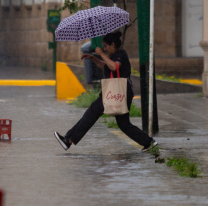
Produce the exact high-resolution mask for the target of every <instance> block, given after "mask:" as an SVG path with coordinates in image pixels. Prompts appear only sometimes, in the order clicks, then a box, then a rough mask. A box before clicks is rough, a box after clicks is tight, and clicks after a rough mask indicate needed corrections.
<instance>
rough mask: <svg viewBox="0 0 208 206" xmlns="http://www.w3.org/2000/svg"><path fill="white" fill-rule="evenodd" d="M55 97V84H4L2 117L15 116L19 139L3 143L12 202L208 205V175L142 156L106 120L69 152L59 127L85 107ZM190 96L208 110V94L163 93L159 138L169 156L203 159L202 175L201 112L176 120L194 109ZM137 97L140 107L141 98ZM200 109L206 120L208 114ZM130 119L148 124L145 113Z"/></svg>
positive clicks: (2, 176) (0, 171) (3, 178)
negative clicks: (187, 174)
mask: <svg viewBox="0 0 208 206" xmlns="http://www.w3.org/2000/svg"><path fill="white" fill-rule="evenodd" d="M53 94H54V88H53V87H42V89H41V90H40V89H39V88H21V89H19V88H17V87H4V88H2V87H0V97H1V99H2V101H0V114H1V118H10V119H12V120H13V127H12V141H10V142H9V141H0V161H1V164H0V188H2V189H3V190H5V192H6V196H5V199H6V201H5V206H28V205H29V206H33V205H34V206H35V205H50V206H57V205H60V206H62V205H63V206H64V205H72V206H81V205H90V206H97V205H103V206H105V205H109V206H114V205H115V206H117V205H119V206H126V205H130V206H138V205H160V206H161V205H207V204H208V196H207V190H208V179H207V178H197V179H191V178H184V177H180V176H178V174H177V173H176V172H175V171H173V170H172V169H171V168H168V167H166V166H165V164H155V163H154V161H155V159H154V158H153V157H152V156H150V155H149V154H147V153H141V152H140V149H139V148H137V147H135V146H134V145H131V144H129V143H128V142H127V141H126V140H125V139H123V138H120V136H119V135H117V134H118V133H117V134H115V133H113V132H112V131H114V130H111V129H108V128H107V127H106V126H105V125H104V124H102V123H101V122H100V121H98V122H97V123H96V124H95V125H94V126H93V128H92V129H91V130H90V131H89V132H88V133H87V134H86V136H85V137H84V138H83V139H82V141H81V142H80V143H79V144H78V145H77V146H74V145H72V147H71V148H70V149H69V151H68V152H65V151H64V150H63V149H62V147H61V146H60V145H59V144H58V143H57V141H56V139H55V138H54V136H53V132H54V131H59V132H60V133H61V134H65V133H66V132H67V130H68V129H69V128H70V127H72V126H73V125H74V124H75V123H76V122H77V121H78V120H79V118H80V117H81V116H82V115H83V113H84V111H85V109H78V108H74V107H73V106H71V105H67V104H66V103H65V102H62V101H56V99H55V98H54V97H53ZM178 98H180V99H181V101H184V102H186V104H183V103H182V102H181V101H180V102H179V104H180V105H177V102H178V101H177V99H178ZM186 99H188V101H189V102H190V101H193V102H194V103H193V104H192V105H201V106H202V110H203V109H204V110H205V108H203V105H204V106H205V105H206V104H205V103H206V102H207V99H200V100H197V101H196V100H195V98H194V97H193V95H190V94H187V95H181V96H180V95H171V96H168V95H166V96H162V95H158V110H159V124H160V133H159V134H158V135H157V136H156V137H155V139H156V140H157V141H158V142H159V143H160V146H161V148H162V152H163V154H164V155H166V156H174V155H179V156H182V155H186V156H188V157H189V158H191V159H193V160H195V161H199V162H200V163H202V170H203V173H205V174H208V169H207V168H208V167H207V165H208V158H207V157H208V154H207V153H208V152H207V151H208V150H207V149H208V148H207V147H208V146H207V145H208V138H207V136H208V129H206V128H205V127H204V126H201V125H200V126H199V125H198V123H199V121H198V120H196V121H194V118H198V116H197V117H194V115H195V114H193V113H192V114H193V115H190V116H189V115H188V114H187V115H186V117H191V116H192V121H189V119H183V118H180V117H179V116H178V117H177V118H176V115H175V113H174V111H177V112H179V113H177V114H180V111H187V113H188V112H189V109H193V107H190V108H189V107H188V106H187V104H188V102H187V100H186ZM3 100H4V101H3ZM5 100H6V101H5ZM198 101H199V103H198ZM134 102H135V103H136V104H137V105H139V104H140V100H134ZM164 105H166V106H165V107H163V106H164ZM173 105H176V106H173ZM179 107H180V108H179ZM184 107H185V108H184ZM197 108H198V107H197ZM170 113H172V114H170ZM197 113H198V114H199V116H200V117H201V118H203V124H207V120H206V112H204V115H203V113H202V112H197ZM131 121H132V122H133V123H134V124H136V125H139V126H140V125H141V119H140V118H135V119H132V120H131ZM203 124H202V125H203ZM140 127H141V126H140ZM175 128H176V129H175ZM188 138H189V140H187V139H188Z"/></svg>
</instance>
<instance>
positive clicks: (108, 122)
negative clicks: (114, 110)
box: [103, 118, 119, 129]
mask: <svg viewBox="0 0 208 206" xmlns="http://www.w3.org/2000/svg"><path fill="white" fill-rule="evenodd" d="M103 123H105V124H106V125H107V126H108V128H114V129H118V128H119V127H118V124H117V123H116V121H115V119H113V120H112V119H106V118H104V121H103Z"/></svg>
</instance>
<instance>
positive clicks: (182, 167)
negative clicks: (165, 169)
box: [166, 157, 201, 177]
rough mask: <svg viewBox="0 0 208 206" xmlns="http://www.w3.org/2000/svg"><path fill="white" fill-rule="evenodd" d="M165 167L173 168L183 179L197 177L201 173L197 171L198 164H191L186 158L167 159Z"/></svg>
mask: <svg viewBox="0 0 208 206" xmlns="http://www.w3.org/2000/svg"><path fill="white" fill-rule="evenodd" d="M166 165H167V166H173V168H174V169H175V170H176V171H177V172H179V174H180V175H181V176H185V177H197V176H198V175H199V174H200V173H201V171H200V170H199V169H198V166H199V164H198V163H193V162H192V161H190V160H188V159H187V158H179V157H172V158H168V162H167V163H166Z"/></svg>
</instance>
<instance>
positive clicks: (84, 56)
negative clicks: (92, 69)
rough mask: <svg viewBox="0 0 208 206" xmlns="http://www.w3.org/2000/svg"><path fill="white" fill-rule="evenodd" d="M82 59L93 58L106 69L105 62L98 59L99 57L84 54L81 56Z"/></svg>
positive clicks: (99, 66)
mask: <svg viewBox="0 0 208 206" xmlns="http://www.w3.org/2000/svg"><path fill="white" fill-rule="evenodd" d="M81 59H91V60H92V61H93V63H95V64H96V66H97V67H98V68H100V69H102V70H103V69H104V65H105V62H104V61H102V60H100V59H98V58H97V57H95V56H93V55H91V54H83V55H82V56H81Z"/></svg>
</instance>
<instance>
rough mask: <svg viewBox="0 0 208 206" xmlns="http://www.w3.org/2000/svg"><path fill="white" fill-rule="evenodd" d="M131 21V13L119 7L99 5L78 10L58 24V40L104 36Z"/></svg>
mask: <svg viewBox="0 0 208 206" xmlns="http://www.w3.org/2000/svg"><path fill="white" fill-rule="evenodd" d="M128 23H129V13H128V12H126V11H124V10H123V9H120V8H118V7H103V6H97V7H94V8H91V9H86V10H81V11H78V12H77V13H76V14H74V15H72V16H70V17H67V18H65V19H63V20H62V21H61V23H60V24H59V25H58V27H57V29H56V31H55V35H56V41H75V42H78V41H81V40H84V39H90V38H93V37H97V36H102V35H105V34H107V33H110V32H112V31H115V30H116V29H118V28H120V27H122V26H124V25H125V24H128Z"/></svg>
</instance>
